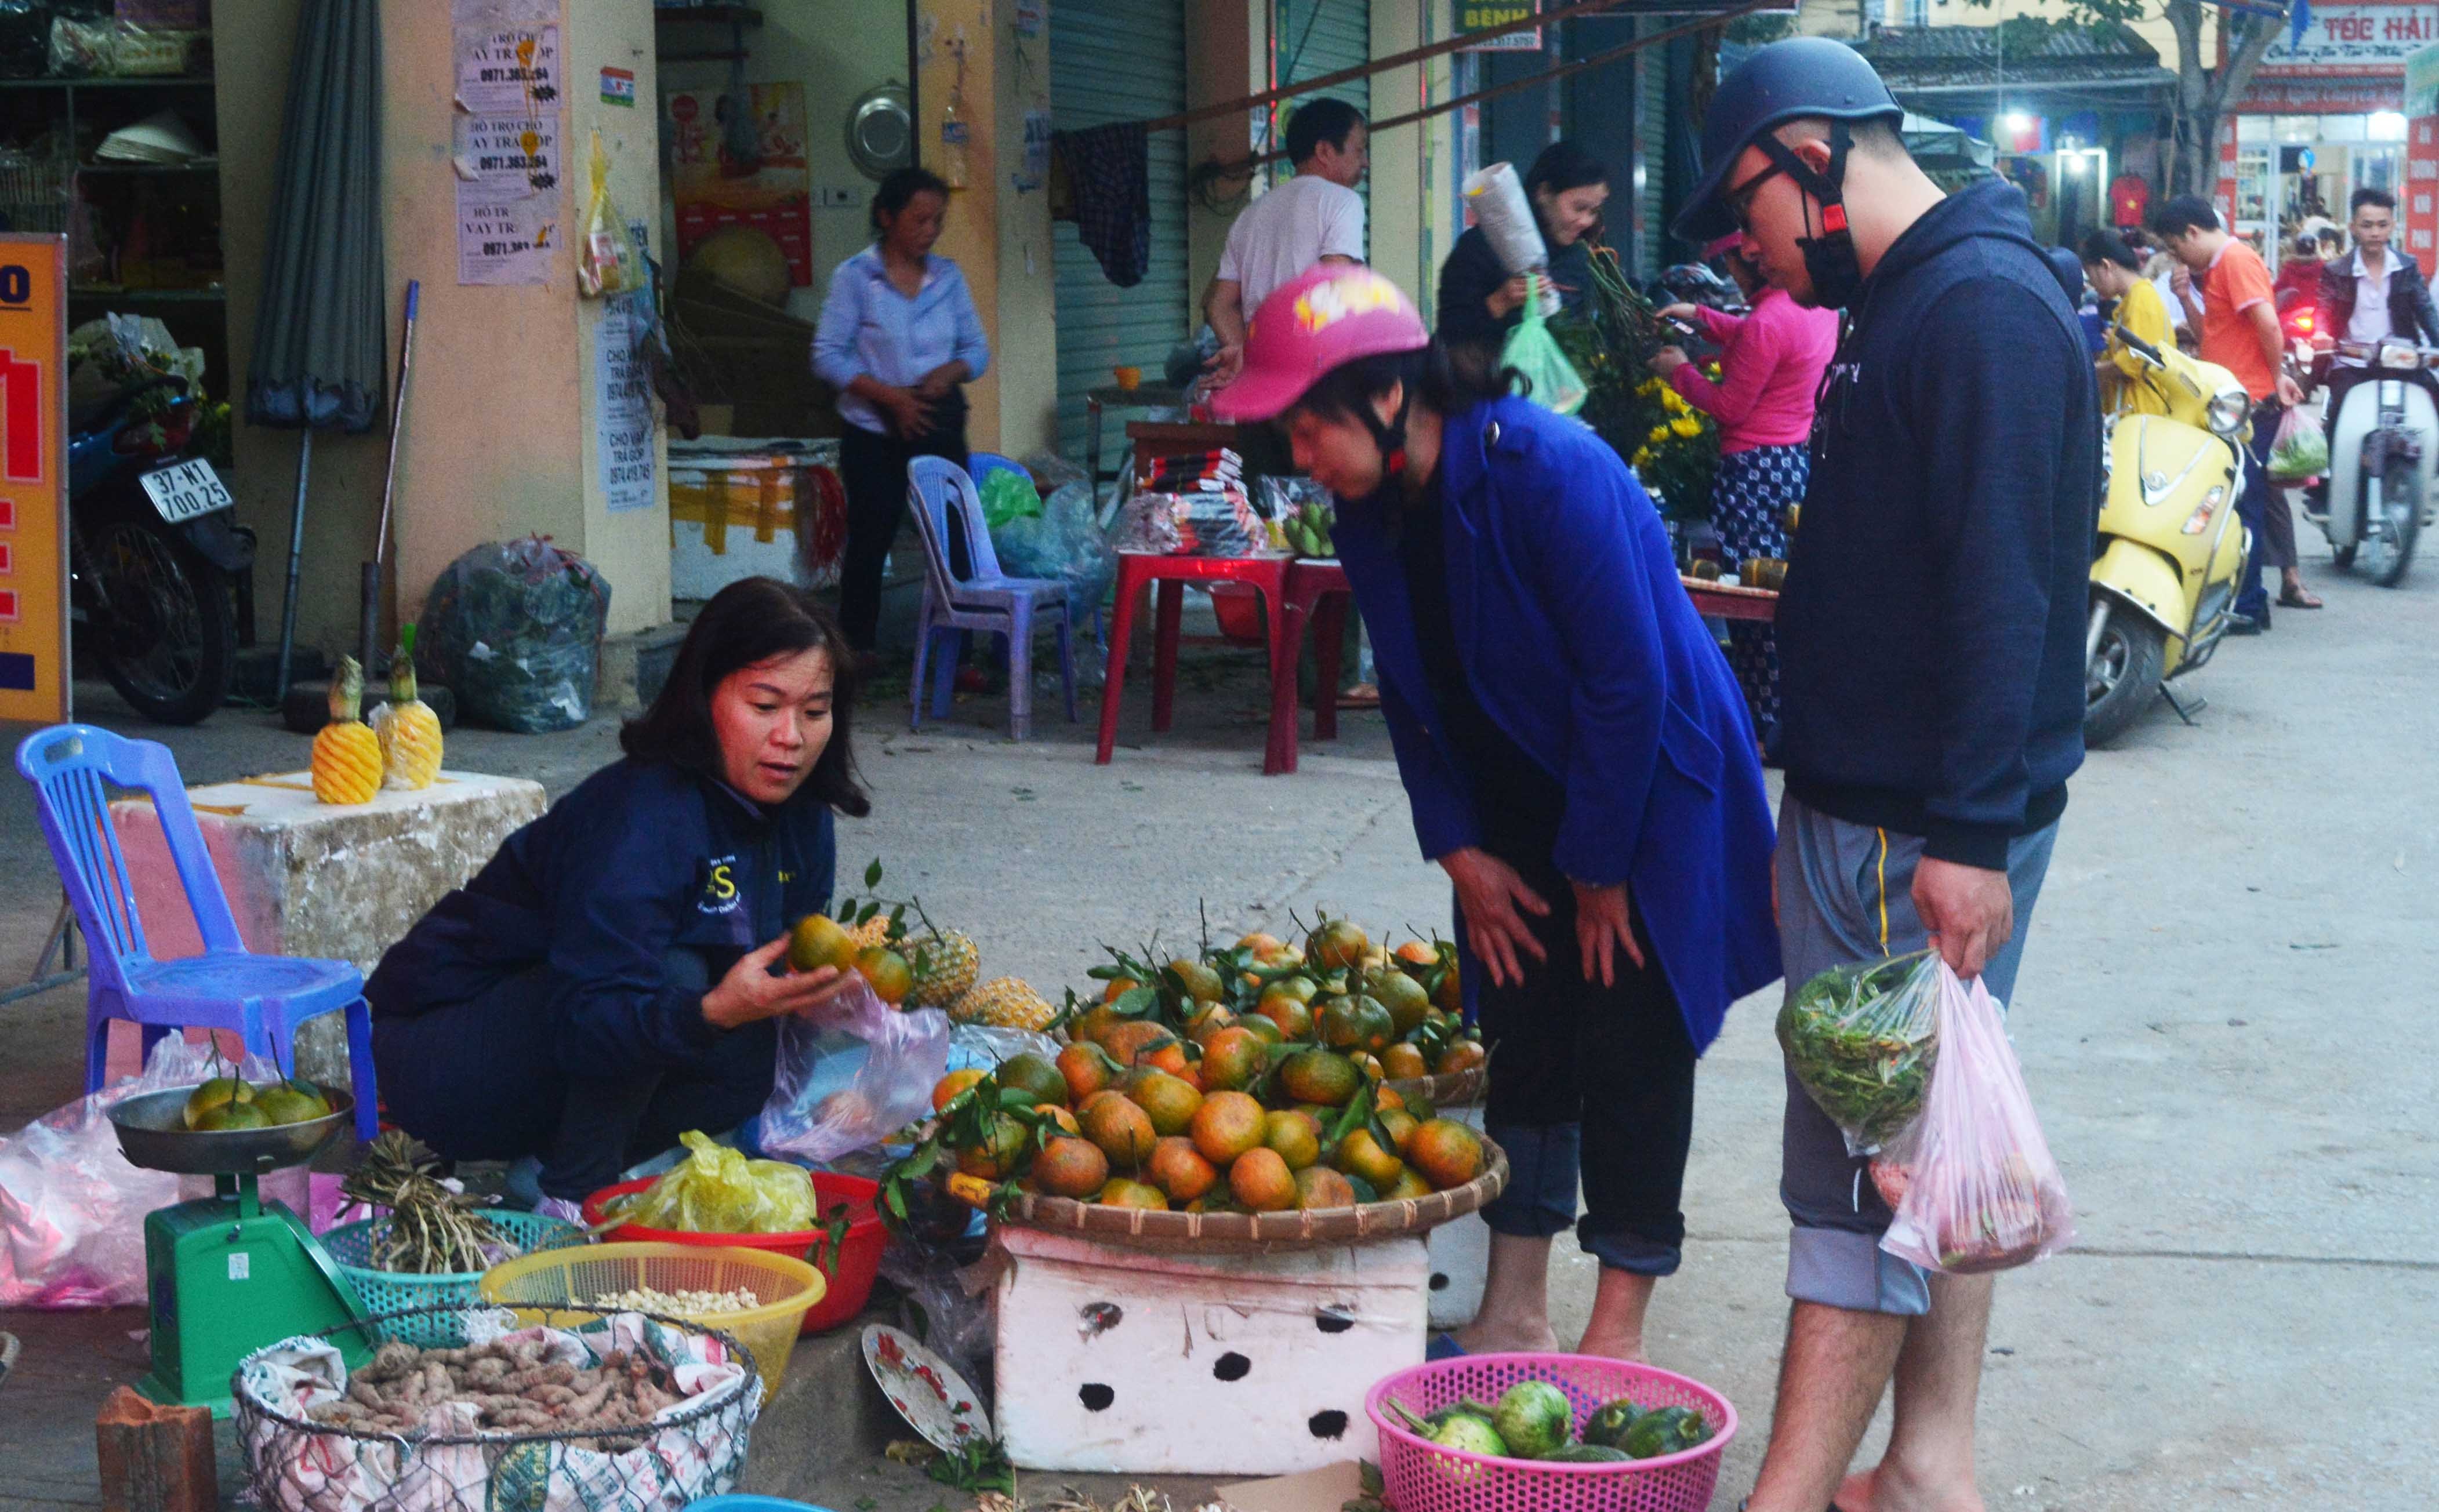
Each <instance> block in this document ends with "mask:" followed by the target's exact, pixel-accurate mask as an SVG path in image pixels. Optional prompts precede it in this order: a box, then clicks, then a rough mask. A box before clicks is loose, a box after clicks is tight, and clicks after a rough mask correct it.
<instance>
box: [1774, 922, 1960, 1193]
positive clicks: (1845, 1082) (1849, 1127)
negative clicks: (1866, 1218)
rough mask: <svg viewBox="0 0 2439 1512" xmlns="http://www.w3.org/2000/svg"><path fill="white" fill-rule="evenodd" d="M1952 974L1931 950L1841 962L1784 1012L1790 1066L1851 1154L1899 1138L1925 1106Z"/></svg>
mask: <svg viewBox="0 0 2439 1512" xmlns="http://www.w3.org/2000/svg"><path fill="white" fill-rule="evenodd" d="M1946 972H1947V967H1946V966H1945V965H1944V964H1943V963H1942V962H1941V961H1940V959H1939V957H1938V955H1937V954H1935V953H1934V952H1930V951H1917V952H1914V953H1913V954H1912V955H1894V956H1886V957H1883V958H1881V959H1879V960H1875V961H1856V962H1852V963H1850V964H1847V965H1844V966H1833V967H1831V968H1830V969H1827V970H1825V971H1824V972H1822V973H1821V974H1820V975H1818V976H1816V977H1814V978H1813V979H1812V980H1811V981H1809V982H1807V983H1805V984H1804V986H1802V987H1798V988H1797V989H1796V991H1795V995H1794V996H1792V997H1790V998H1789V999H1788V1000H1787V1005H1786V1006H1785V1007H1783V1008H1781V1009H1779V1013H1778V1044H1779V1048H1780V1049H1782V1050H1784V1051H1786V1052H1787V1064H1788V1069H1789V1070H1790V1071H1793V1072H1794V1073H1795V1079H1796V1080H1797V1081H1798V1082H1800V1083H1801V1084H1802V1085H1803V1087H1804V1090H1805V1092H1806V1093H1807V1094H1808V1095H1809V1096H1810V1097H1811V1098H1812V1100H1813V1102H1814V1103H1815V1104H1817V1105H1818V1106H1819V1107H1820V1109H1821V1111H1822V1112H1825V1113H1826V1114H1828V1115H1829V1121H1830V1122H1831V1123H1834V1124H1836V1125H1837V1126H1838V1127H1839V1128H1840V1129H1842V1130H1845V1134H1846V1148H1847V1150H1848V1152H1849V1153H1852V1154H1857V1155H1860V1154H1864V1153H1866V1152H1868V1151H1870V1150H1872V1149H1874V1148H1876V1147H1878V1146H1880V1145H1883V1144H1885V1143H1887V1142H1888V1141H1889V1140H1892V1139H1894V1138H1896V1136H1897V1134H1898V1133H1899V1132H1900V1131H1901V1130H1904V1129H1905V1127H1906V1126H1907V1125H1908V1124H1910V1123H1912V1122H1914V1117H1915V1115H1917V1114H1918V1113H1920V1112H1922V1106H1923V1095H1924V1091H1925V1089H1926V1088H1927V1087H1928V1086H1929V1084H1930V1081H1931V1072H1932V1065H1933V1063H1934V1062H1935V1061H1936V1060H1937V1058H1938V1054H1939V979H1940V977H1941V976H1942V975H1943V974H1944V973H1946ZM1949 980H1951V981H1953V980H1954V977H1953V976H1950V977H1949Z"/></svg>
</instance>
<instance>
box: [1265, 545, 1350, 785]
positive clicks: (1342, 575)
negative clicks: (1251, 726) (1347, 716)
mask: <svg viewBox="0 0 2439 1512" xmlns="http://www.w3.org/2000/svg"><path fill="white" fill-rule="evenodd" d="M1354 603H1355V590H1354V589H1353V588H1352V587H1351V586H1349V584H1348V583H1347V581H1346V569H1345V568H1344V567H1342V566H1340V565H1339V564H1338V562H1337V561H1336V560H1334V559H1331V560H1324V559H1320V558H1313V557H1299V558H1298V559H1296V562H1295V565H1293V566H1291V567H1290V568H1289V569H1288V635H1289V641H1288V648H1289V651H1288V656H1289V664H1290V666H1291V667H1292V666H1293V665H1294V663H1295V662H1296V661H1297V660H1298V659H1299V655H1300V650H1301V648H1302V646H1303V644H1304V635H1305V628H1306V627H1307V626H1308V625H1309V626H1310V627H1311V629H1312V635H1313V645H1312V650H1313V660H1314V662H1315V664H1316V665H1315V667H1314V668H1313V670H1314V674H1315V675H1314V679H1313V703H1312V738H1314V739H1316V740H1335V739H1337V738H1338V677H1339V673H1340V671H1341V670H1342V667H1341V663H1342V662H1343V661H1344V657H1345V651H1346V614H1347V611H1348V610H1349V609H1351V608H1353V607H1354ZM1279 717H1280V715H1279V711H1278V710H1276V709H1273V711H1272V719H1273V720H1278V719H1279ZM1286 727H1287V770H1288V771H1290V772H1293V771H1294V770H1295V769H1296V711H1295V689H1294V688H1293V686H1292V685H1291V686H1290V688H1289V689H1288V703H1287V705H1286Z"/></svg>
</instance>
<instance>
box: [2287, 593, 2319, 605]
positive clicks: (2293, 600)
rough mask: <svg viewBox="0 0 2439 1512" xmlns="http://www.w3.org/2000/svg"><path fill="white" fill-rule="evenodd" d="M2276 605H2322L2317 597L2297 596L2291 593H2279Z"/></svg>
mask: <svg viewBox="0 0 2439 1512" xmlns="http://www.w3.org/2000/svg"><path fill="white" fill-rule="evenodd" d="M2278 607H2279V608H2281V609H2319V608H2321V607H2322V601H2321V600H2320V599H2318V598H2304V597H2298V596H2295V595H2293V594H2280V595H2279V596H2278Z"/></svg>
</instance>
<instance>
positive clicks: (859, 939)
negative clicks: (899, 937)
mask: <svg viewBox="0 0 2439 1512" xmlns="http://www.w3.org/2000/svg"><path fill="white" fill-rule="evenodd" d="M846 937H847V938H848V939H851V940H853V941H855V948H856V949H857V950H859V951H869V950H872V949H874V948H876V947H878V948H880V949H883V950H887V949H890V948H891V947H890V944H889V916H888V915H886V914H875V915H873V916H871V917H870V918H868V919H865V920H864V921H863V923H861V924H858V925H857V926H856V927H855V928H853V929H851V930H849V931H847V932H846Z"/></svg>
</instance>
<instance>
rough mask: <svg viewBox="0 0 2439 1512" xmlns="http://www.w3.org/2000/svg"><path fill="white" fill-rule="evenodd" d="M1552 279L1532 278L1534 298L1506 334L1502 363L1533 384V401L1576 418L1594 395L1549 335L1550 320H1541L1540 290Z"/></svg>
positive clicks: (1534, 276) (1553, 337)
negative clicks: (1576, 413) (1587, 398)
mask: <svg viewBox="0 0 2439 1512" xmlns="http://www.w3.org/2000/svg"><path fill="white" fill-rule="evenodd" d="M1548 282H1549V280H1547V279H1546V278H1543V277H1542V276H1540V274H1535V275H1533V297H1532V298H1529V299H1527V300H1525V301H1524V307H1523V308H1524V317H1523V319H1522V320H1520V321H1518V322H1517V324H1516V329H1514V330H1512V331H1509V332H1508V333H1507V345H1506V346H1505V347H1504V348H1502V350H1501V352H1500V361H1501V362H1502V363H1503V364H1504V365H1506V366H1509V367H1512V368H1514V369H1516V371H1518V372H1519V373H1522V375H1524V377H1526V378H1527V379H1530V380H1531V381H1532V383H1533V392H1532V399H1533V402H1534V403H1536V404H1539V405H1540V406H1541V407H1542V408H1544V409H1550V410H1556V411H1557V412H1558V413H1559V414H1561V415H1573V414H1574V413H1575V412H1576V411H1577V410H1579V409H1582V408H1583V407H1584V400H1585V398H1586V396H1588V395H1589V394H1590V393H1591V390H1590V389H1587V388H1586V387H1585V386H1584V380H1583V375H1582V374H1580V373H1577V372H1576V365H1575V364H1573V363H1571V362H1569V361H1567V354H1566V353H1565V352H1564V351H1563V350H1561V349H1560V348H1559V347H1558V337H1556V336H1553V335H1551V334H1550V327H1549V324H1548V322H1547V321H1545V320H1543V319H1542V317H1541V304H1540V297H1541V290H1542V289H1543V288H1544V287H1546V286H1547V284H1548Z"/></svg>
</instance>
